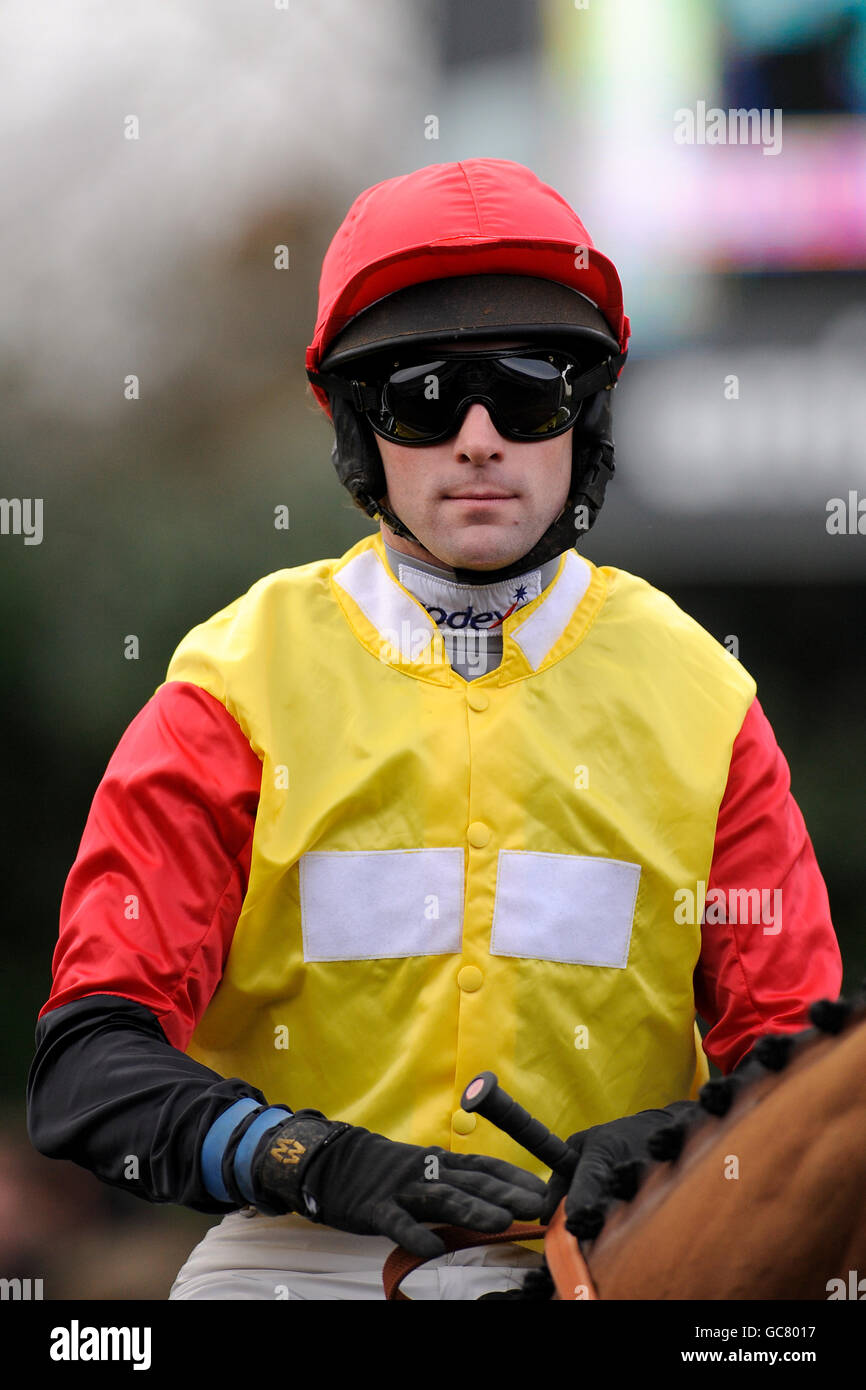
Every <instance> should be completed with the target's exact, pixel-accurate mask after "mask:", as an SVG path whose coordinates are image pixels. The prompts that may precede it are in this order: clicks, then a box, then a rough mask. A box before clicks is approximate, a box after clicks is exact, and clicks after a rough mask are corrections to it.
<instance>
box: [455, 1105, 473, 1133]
mask: <svg viewBox="0 0 866 1390" xmlns="http://www.w3.org/2000/svg"><path fill="white" fill-rule="evenodd" d="M451 1123H452V1125H453V1127H454V1129H455V1130H456V1131H457V1133H458V1134H471V1133H472V1131H473V1129H474V1128H475V1126H476V1124H477V1119H476V1117H475V1116H474V1115H469V1114H467V1112H466V1111H465V1110H455V1111H454V1119H453V1120H452V1121H451Z"/></svg>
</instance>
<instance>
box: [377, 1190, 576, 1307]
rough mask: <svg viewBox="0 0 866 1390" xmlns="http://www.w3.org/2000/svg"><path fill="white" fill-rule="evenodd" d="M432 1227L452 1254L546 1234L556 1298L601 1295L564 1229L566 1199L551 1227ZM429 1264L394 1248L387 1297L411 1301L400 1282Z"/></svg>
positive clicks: (388, 1261) (528, 1224)
mask: <svg viewBox="0 0 866 1390" xmlns="http://www.w3.org/2000/svg"><path fill="white" fill-rule="evenodd" d="M433 1230H434V1231H435V1232H436V1234H437V1235H438V1236H439V1237H440V1239H441V1240H442V1242H443V1244H444V1246H445V1250H446V1253H449V1254H450V1253H451V1251H453V1250H470V1249H472V1248H474V1247H475V1246H478V1245H502V1244H505V1243H506V1242H508V1241H514V1242H517V1241H521V1240H541V1239H542V1237H543V1238H544V1258H545V1259H546V1261H547V1265H548V1268H549V1270H550V1273H551V1276H552V1278H553V1281H554V1283H555V1285H556V1295H555V1297H556V1298H557V1299H560V1300H562V1301H564V1302H567V1301H569V1300H571V1301H577V1300H584V1299H597V1298H598V1293H597V1291H596V1288H595V1285H594V1284H593V1282H592V1276H591V1275H590V1272H589V1268H588V1266H587V1263H586V1260H585V1259H584V1257H583V1255H582V1253H581V1250H580V1246H579V1245H578V1243H577V1241H576V1239H575V1238H574V1236H573V1235H571V1233H570V1232H569V1231H567V1230H566V1229H565V1203H564V1202H560V1204H559V1207H558V1208H557V1210H556V1214H555V1215H554V1218H553V1220H552V1221H551V1223H550V1225H549V1226H539V1225H537V1224H535V1223H533V1222H529V1221H515V1222H514V1223H513V1224H512V1225H511V1226H509V1227H508V1230H507V1231H494V1232H490V1231H470V1230H467V1229H466V1228H465V1227H463V1226H434V1227H433ZM431 1258H436V1257H431ZM426 1263H427V1258H425V1256H423V1255H412V1254H410V1252H409V1251H408V1250H403V1249H401V1248H400V1247H399V1246H398V1247H397V1249H396V1250H392V1251H391V1253H390V1255H389V1256H388V1258H387V1259H386V1261H385V1266H384V1269H383V1270H382V1282H383V1284H384V1286H385V1298H386V1299H388V1300H389V1301H391V1302H394V1301H397V1300H403V1301H405V1302H407V1303H411V1302H412V1299H411V1298H410V1297H409V1295H408V1294H405V1293H403V1291H402V1289H401V1288H400V1284H401V1283H402V1281H403V1280H404V1279H405V1278H406V1276H407V1274H411V1273H412V1271H413V1270H415V1269H418V1268H419V1267H420V1266H421V1265H423V1264H426Z"/></svg>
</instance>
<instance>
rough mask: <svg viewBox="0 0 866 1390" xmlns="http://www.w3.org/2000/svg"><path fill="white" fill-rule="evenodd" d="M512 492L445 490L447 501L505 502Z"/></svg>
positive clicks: (512, 494) (513, 494) (511, 495)
mask: <svg viewBox="0 0 866 1390" xmlns="http://www.w3.org/2000/svg"><path fill="white" fill-rule="evenodd" d="M515 495H516V494H515V493H513V492H446V493H445V500H446V501H448V502H507V501H508V499H509V498H511V497H514V496H515Z"/></svg>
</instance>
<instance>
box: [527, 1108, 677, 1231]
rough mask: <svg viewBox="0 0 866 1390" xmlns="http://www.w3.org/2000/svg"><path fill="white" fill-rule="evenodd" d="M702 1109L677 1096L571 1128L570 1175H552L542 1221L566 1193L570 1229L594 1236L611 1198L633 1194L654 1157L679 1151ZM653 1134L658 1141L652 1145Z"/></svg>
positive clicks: (567, 1218) (550, 1215) (665, 1156)
mask: <svg viewBox="0 0 866 1390" xmlns="http://www.w3.org/2000/svg"><path fill="white" fill-rule="evenodd" d="M700 1109H701V1105H700V1102H699V1101H692V1100H677V1101H674V1103H673V1104H672V1105H668V1106H666V1107H665V1109H664V1110H641V1111H639V1112H638V1114H636V1115H626V1116H624V1117H623V1118H622V1119H621V1120H611V1121H610V1122H609V1123H608V1124H604V1125H593V1126H592V1128H591V1129H584V1130H581V1131H580V1133H578V1134H572V1135H571V1136H570V1137H569V1138H568V1139H567V1140H566V1143H567V1144H568V1147H569V1148H570V1149H573V1150H574V1166H573V1169H572V1172H571V1176H570V1177H569V1176H568V1175H567V1174H566V1175H563V1174H562V1173H559V1172H557V1173H554V1174H553V1176H552V1177H551V1179H550V1182H549V1183H548V1185H547V1197H546V1199H545V1203H544V1207H543V1209H542V1213H541V1220H542V1222H543V1223H545V1224H546V1223H547V1222H549V1221H550V1220H552V1218H553V1215H554V1212H555V1211H556V1208H557V1207H558V1206H559V1203H560V1202H561V1201H562V1199H563V1197H565V1198H566V1203H565V1226H566V1230H569V1231H571V1232H572V1234H573V1235H576V1236H577V1237H578V1238H579V1239H582V1240H592V1239H593V1238H594V1237H595V1236H597V1235H598V1233H599V1231H600V1230H601V1228H602V1226H603V1225H604V1216H605V1210H606V1208H607V1206H608V1204H609V1202H610V1201H611V1200H612V1199H613V1198H625V1199H629V1198H630V1197H632V1196H634V1193H635V1191H636V1189H637V1184H638V1180H639V1178H640V1175H641V1172H642V1170H643V1167H644V1164H645V1163H646V1162H648V1160H649V1159H651V1158H655V1159H666V1158H675V1157H676V1156H677V1154H678V1153H679V1151H680V1148H681V1147H682V1141H683V1138H684V1136H685V1133H686V1129H687V1125H688V1122H689V1120H691V1119H692V1117H693V1116H694V1115H695V1114H696V1113H697V1112H698V1111H700ZM656 1135H658V1138H657V1139H656V1138H655V1136H656ZM650 1136H653V1139H654V1142H653V1144H652V1145H651V1146H648V1142H647V1141H648V1140H649V1138H650ZM614 1170H616V1172H615V1171H614Z"/></svg>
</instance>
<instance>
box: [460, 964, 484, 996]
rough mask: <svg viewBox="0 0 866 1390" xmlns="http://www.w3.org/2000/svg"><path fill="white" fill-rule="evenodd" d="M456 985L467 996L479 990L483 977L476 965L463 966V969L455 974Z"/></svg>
mask: <svg viewBox="0 0 866 1390" xmlns="http://www.w3.org/2000/svg"><path fill="white" fill-rule="evenodd" d="M457 983H458V985H459V986H460V988H461V989H465V990H466V992H467V994H471V993H472V992H473V990H476V989H480V988H481V986H482V984H483V983H484V976H483V975H482V973H481V971H480V970H479V969H478V966H477V965H464V967H463V969H462V970H458V972H457Z"/></svg>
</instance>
